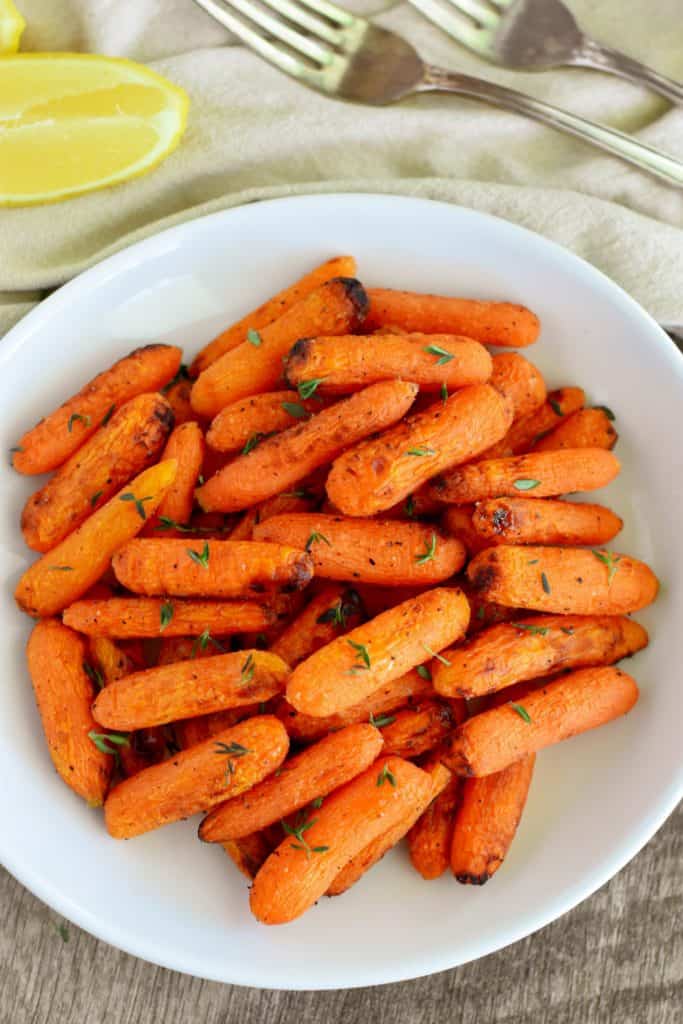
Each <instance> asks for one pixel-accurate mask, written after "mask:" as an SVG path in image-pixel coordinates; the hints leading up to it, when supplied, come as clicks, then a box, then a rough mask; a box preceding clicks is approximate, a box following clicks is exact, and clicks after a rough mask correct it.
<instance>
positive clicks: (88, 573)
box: [14, 459, 176, 617]
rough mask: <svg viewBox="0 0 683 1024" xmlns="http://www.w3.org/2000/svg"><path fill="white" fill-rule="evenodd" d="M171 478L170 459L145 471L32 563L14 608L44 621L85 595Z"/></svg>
mask: <svg viewBox="0 0 683 1024" xmlns="http://www.w3.org/2000/svg"><path fill="white" fill-rule="evenodd" d="M175 474H176V463H175V461H174V460H172V459H169V460H167V461H166V462H159V463H157V465H156V466H151V467H150V469H146V470H145V471H144V472H143V473H140V475H139V476H136V477H135V479H134V480H131V482H130V483H129V484H127V485H126V486H125V487H124V488H123V490H122V491H120V492H119V493H118V494H115V495H114V496H113V497H112V498H110V499H109V501H108V502H107V503H106V505H103V506H102V508H100V509H98V510H97V512H94V513H93V515H91V516H90V518H89V519H86V521H85V522H84V523H82V524H81V525H80V526H79V527H78V528H77V529H76V530H74V532H73V533H70V534H69V536H68V537H66V538H65V539H64V540H63V541H61V543H60V544H58V545H57V547H55V548H53V549H52V550H51V551H49V552H48V553H47V554H45V555H43V557H42V558H40V559H39V560H38V561H37V562H34V563H33V565H32V566H31V567H30V568H29V569H27V570H26V572H25V573H24V575H23V576H22V577H21V579H20V580H19V583H18V584H17V588H16V590H15V592H14V596H15V598H16V601H17V604H18V605H19V607H20V608H21V609H22V610H23V611H25V612H27V613H28V614H29V615H33V616H35V617H44V616H47V615H54V614H55V613H56V612H60V611H61V610H62V609H63V608H66V606H67V605H69V604H71V603H72V602H73V601H76V600H77V599H78V598H79V597H81V596H82V595H83V594H85V592H86V590H88V588H89V587H91V586H92V585H93V583H95V582H96V581H97V580H98V579H99V578H100V576H102V574H103V573H104V572H105V571H106V569H107V568H108V566H109V563H110V562H111V559H112V555H113V554H114V552H115V551H117V550H118V549H119V548H120V547H121V545H122V544H125V543H126V541H129V540H130V539H131V538H132V537H135V535H136V534H138V533H139V532H140V530H141V528H142V527H143V526H144V524H145V522H146V520H147V516H148V515H151V514H152V513H153V512H154V511H155V509H156V508H157V506H158V504H159V502H160V501H161V499H162V498H163V496H164V494H165V493H166V491H167V490H168V488H169V487H170V486H171V484H172V483H173V480H174V478H175ZM148 543H154V542H153V541H148Z"/></svg>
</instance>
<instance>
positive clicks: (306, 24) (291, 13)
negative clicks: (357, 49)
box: [226, 0, 342, 46]
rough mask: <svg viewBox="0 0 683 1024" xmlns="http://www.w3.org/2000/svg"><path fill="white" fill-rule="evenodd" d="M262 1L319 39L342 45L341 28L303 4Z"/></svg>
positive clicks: (270, 0)
mask: <svg viewBox="0 0 683 1024" xmlns="http://www.w3.org/2000/svg"><path fill="white" fill-rule="evenodd" d="M226 2H230V0H226ZM262 3H264V4H266V6H268V7H271V8H272V9H273V10H274V11H277V12H278V14H282V15H283V16H284V17H285V18H287V19H288V21H291V22H293V23H294V24H295V25H301V27H302V28H305V29H307V30H308V31H309V32H312V33H313V34H314V35H316V36H318V38H319V39H324V40H325V42H326V43H331V44H332V46H339V45H341V43H342V37H341V34H340V32H339V29H336V28H332V26H331V25H329V24H328V23H327V22H325V21H321V20H320V18H316V17H314V16H313V15H311V14H309V13H308V11H307V10H306V8H305V7H302V6H301V4H299V3H292V0H262Z"/></svg>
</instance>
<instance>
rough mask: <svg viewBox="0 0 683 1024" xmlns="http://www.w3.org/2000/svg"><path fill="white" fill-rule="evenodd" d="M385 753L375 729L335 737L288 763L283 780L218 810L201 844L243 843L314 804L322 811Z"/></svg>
mask: <svg viewBox="0 0 683 1024" xmlns="http://www.w3.org/2000/svg"><path fill="white" fill-rule="evenodd" d="M381 749H382V737H381V735H380V733H379V731H378V730H377V729H375V727H374V726H372V725H368V724H365V725H349V726H347V727H346V728H345V729H341V730H340V731H339V732H334V733H331V734H330V735H329V736H326V737H325V738H324V739H321V740H319V741H318V742H317V743H315V744H313V746H311V747H307V749H306V750H304V751H302V752H301V753H300V754H297V755H296V756H295V757H292V758H290V759H288V760H287V761H285V763H284V765H283V766H282V769H281V771H280V772H279V774H278V775H273V776H271V777H270V778H269V779H265V780H264V781H263V782H261V783H260V784H259V785H258V786H255V787H254V788H253V789H251V790H250V791H249V793H248V794H244V795H243V796H238V797H235V798H234V799H232V800H228V801H226V803H224V804H220V805H219V806H218V807H214V809H213V810H212V811H211V812H210V813H209V814H208V815H207V816H206V818H205V819H204V821H203V822H202V823H201V825H200V826H199V838H200V839H203V840H204V841H205V842H207V843H219V842H223V841H225V840H227V839H239V838H240V837H241V836H246V835H249V834H250V833H251V832H255V831H256V830H257V829H261V828H265V826H266V825H271V824H272V823H273V822H276V821H280V820H281V819H282V818H286V817H287V816H288V815H289V814H293V813H294V812H295V811H299V810H301V808H302V807H306V805H307V804H309V803H311V801H315V805H316V806H317V805H318V803H322V799H321V798H322V797H326V796H327V795H328V794H329V793H331V792H332V791H333V790H335V789H338V787H339V786H342V785H343V784H344V783H345V782H348V781H349V780H350V779H353V778H354V777H355V776H356V775H360V773H361V772H363V771H365V769H366V768H367V767H368V766H369V765H370V764H372V762H373V761H374V760H375V759H376V758H377V757H378V756H379V752H380V750H381Z"/></svg>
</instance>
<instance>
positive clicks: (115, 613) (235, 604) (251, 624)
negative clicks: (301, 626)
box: [63, 597, 274, 638]
mask: <svg viewBox="0 0 683 1024" xmlns="http://www.w3.org/2000/svg"><path fill="white" fill-rule="evenodd" d="M63 619H64V623H65V624H66V625H67V626H71V628H72V629H77V630H78V631H79V633H85V634H86V635H87V636H102V637H104V636H109V637H118V638H125V637H133V636H140V637H155V636H161V635H163V636H192V637H195V636H199V635H200V634H201V633H204V632H205V631H208V632H209V633H210V634H211V635H212V636H229V635H230V634H233V633H244V632H247V631H254V632H258V631H260V630H263V629H265V628H266V627H267V626H269V625H271V624H272V622H273V619H274V616H273V614H272V613H271V611H270V609H269V608H268V607H266V606H264V605H261V604H256V603H252V602H248V601H242V602H240V601H182V600H180V601H178V600H176V601H165V600H163V599H162V598H160V597H159V598H157V597H112V598H109V599H108V600H104V601H75V602H74V604H72V605H70V606H69V607H68V608H66V609H65V610H64V616H63Z"/></svg>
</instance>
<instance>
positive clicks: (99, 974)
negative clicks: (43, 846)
mask: <svg viewBox="0 0 683 1024" xmlns="http://www.w3.org/2000/svg"><path fill="white" fill-rule="evenodd" d="M682 862H683V807H682V808H679V810H678V812H677V813H676V814H674V815H673V816H672V817H671V818H670V819H669V821H668V822H667V823H666V825H665V826H664V827H663V828H662V829H661V830H660V832H659V833H658V834H657V835H656V836H655V838H654V839H653V840H652V841H651V842H650V843H649V845H648V846H647V847H646V848H645V849H644V850H643V851H642V852H641V853H640V854H639V856H638V857H636V858H635V860H633V861H632V862H631V863H630V864H629V865H628V866H627V867H626V868H625V869H624V870H623V871H622V872H621V873H620V874H619V875H617V877H616V878H614V879H612V881H611V882H610V883H609V884H608V885H606V886H604V887H603V888H602V889H601V890H600V891H599V892H597V893H596V894H595V895H594V896H593V897H592V898H591V899H589V900H587V901H586V902H584V903H582V904H581V905H580V906H578V907H576V909H575V910H573V911H572V912H571V913H569V914H567V915H565V916H564V917H562V918H560V920H559V921H556V922H555V923H554V924H552V925H549V926H548V927H547V928H544V929H543V930H542V931H540V932H537V933H536V934H535V935H532V936H530V937H529V938H528V939H524V940H523V941H522V942H518V943H517V944H516V945H514V946H510V947H508V949H504V950H501V952H499V953H494V954H492V955H491V956H489V957H486V958H485V959H483V960H479V961H477V962H475V963H471V964H466V965H465V966H463V967H459V968H457V969H455V970H452V971H446V972H443V973H441V974H437V975H433V976H432V977H431V978H422V979H420V980H418V981H411V982H405V983H403V984H400V985H387V986H384V987H382V988H365V989H356V990H353V991H347V992H344V991H338V992H318V993H316V992H301V993H296V992H260V991H258V990H256V989H247V988H236V987H234V986H231V985H220V984H216V983H214V982H206V981H200V980H198V979H196V978H189V977H186V976H185V975H181V974H176V973H174V972H173V971H168V970H165V969H163V968H161V967H154V966H153V965H152V964H147V963H144V962H143V961H141V960H136V959H135V958H134V957H131V956H128V955H127V954H126V953H121V952H119V951H118V950H116V949H113V948H112V947H110V946H107V945H105V943H103V942H98V941H97V940H96V939H94V938H92V937H91V936H90V935H87V934H86V933H85V932H82V931H80V930H79V929H78V928H76V927H75V926H74V925H71V924H67V925H66V931H65V935H67V936H68V941H64V939H63V938H62V937H61V935H60V932H59V927H60V925H61V924H62V923H63V922H62V921H61V919H60V918H59V917H57V916H56V915H55V914H54V913H53V912H52V911H51V910H49V909H48V908H47V907H45V906H44V905H43V904H41V903H40V902H39V901H38V900H36V899H35V898H34V897H33V896H31V895H30V894H29V893H28V892H27V891H26V890H25V889H23V888H22V886H20V885H19V884H18V883H17V882H15V881H14V879H13V878H11V877H10V875H8V874H7V873H6V872H3V871H0V913H1V918H0V919H1V920H2V922H3V927H2V930H1V931H0V1024H48V1022H49V1024H101V1022H102V1021H104V1020H106V1021H107V1022H108V1024H159V1022H163V1024H186V1022H187V1021H190V1020H196V1021H201V1022H202V1024H228V1022H233V1021H239V1024H263V1022H264V1021H272V1022H274V1024H279V1022H285V1021H292V1020H296V1021H297V1022H298V1024H320V1022H321V1021H326V1022H327V1021H329V1022H331V1024H334V1022H337V1021H342V1020H343V1021H344V1024H367V1022H368V1021H372V1022H373V1024H441V1022H445V1021H452V1022H453V1024H678V1021H680V1008H681V1005H682V1002H683V933H682V931H681V927H680V922H681V917H682V914H683V873H682V872H681V863H682ZM500 881H502V878H501V879H500Z"/></svg>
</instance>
